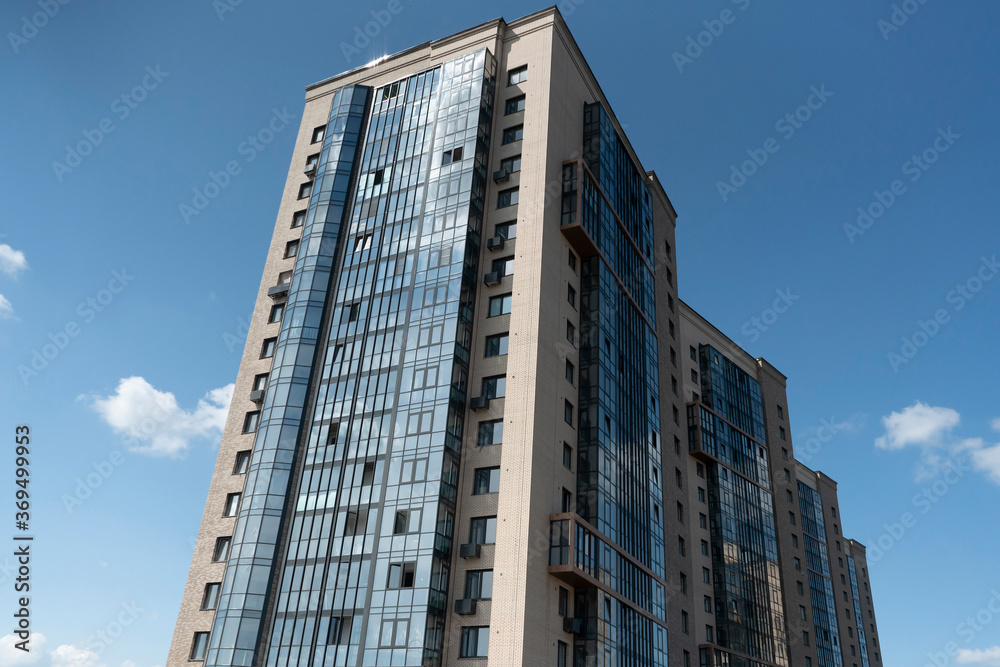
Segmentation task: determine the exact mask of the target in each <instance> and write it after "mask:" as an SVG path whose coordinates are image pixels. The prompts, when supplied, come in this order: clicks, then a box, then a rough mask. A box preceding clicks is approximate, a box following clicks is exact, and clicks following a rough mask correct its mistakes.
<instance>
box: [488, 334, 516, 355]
mask: <svg viewBox="0 0 1000 667" xmlns="http://www.w3.org/2000/svg"><path fill="white" fill-rule="evenodd" d="M509 339H510V335H509V334H506V333H502V334H496V335H493V336H487V337H486V354H485V356H487V357H498V356H501V355H504V354H507V344H508V341H509Z"/></svg>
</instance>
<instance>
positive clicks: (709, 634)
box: [705, 625, 715, 642]
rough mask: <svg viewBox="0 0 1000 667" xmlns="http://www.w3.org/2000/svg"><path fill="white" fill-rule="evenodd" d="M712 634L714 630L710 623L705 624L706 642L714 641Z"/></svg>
mask: <svg viewBox="0 0 1000 667" xmlns="http://www.w3.org/2000/svg"><path fill="white" fill-rule="evenodd" d="M713 635H714V632H713V631H712V626H711V625H706V626H705V641H707V642H711V641H715V640H714V639H713Z"/></svg>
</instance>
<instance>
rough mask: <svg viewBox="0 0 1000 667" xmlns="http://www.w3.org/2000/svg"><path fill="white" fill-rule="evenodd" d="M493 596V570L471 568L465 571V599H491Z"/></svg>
mask: <svg viewBox="0 0 1000 667" xmlns="http://www.w3.org/2000/svg"><path fill="white" fill-rule="evenodd" d="M492 597H493V570H470V571H469V572H466V573H465V599H467V600H489V599H491V598H492Z"/></svg>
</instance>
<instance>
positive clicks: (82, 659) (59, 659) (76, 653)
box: [49, 644, 101, 667]
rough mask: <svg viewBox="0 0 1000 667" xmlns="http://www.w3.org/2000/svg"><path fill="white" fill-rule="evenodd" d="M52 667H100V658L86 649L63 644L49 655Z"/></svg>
mask: <svg viewBox="0 0 1000 667" xmlns="http://www.w3.org/2000/svg"><path fill="white" fill-rule="evenodd" d="M49 656H50V657H51V658H52V667H101V663H100V660H101V657H100V656H99V655H97V654H96V653H94V652H93V651H91V650H90V649H86V648H77V647H76V646H71V645H70V644H63V645H62V646H59V647H58V648H56V650H55V651H52V652H50V653H49Z"/></svg>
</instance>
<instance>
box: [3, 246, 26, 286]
mask: <svg viewBox="0 0 1000 667" xmlns="http://www.w3.org/2000/svg"><path fill="white" fill-rule="evenodd" d="M27 268H28V260H27V259H26V258H25V256H24V253H23V252H21V251H20V250H14V249H13V248H11V247H10V246H9V245H7V244H6V243H0V273H6V274H7V275H8V276H10V277H11V278H17V274H19V273H20V272H21V271H24V270H25V269H27Z"/></svg>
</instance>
